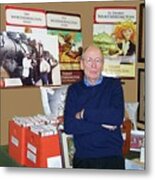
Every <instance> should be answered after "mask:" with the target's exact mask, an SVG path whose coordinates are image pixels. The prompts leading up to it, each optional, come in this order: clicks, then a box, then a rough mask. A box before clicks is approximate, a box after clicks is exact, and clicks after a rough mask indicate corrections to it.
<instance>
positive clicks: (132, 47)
mask: <svg viewBox="0 0 155 180" xmlns="http://www.w3.org/2000/svg"><path fill="white" fill-rule="evenodd" d="M136 35H137V30H136V8H135V7H96V8H95V11H94V26H93V41H94V43H95V44H96V45H97V46H98V47H100V48H101V50H102V53H103V55H104V69H103V74H104V75H107V76H114V77H115V76H119V77H134V76H135V63H136Z"/></svg>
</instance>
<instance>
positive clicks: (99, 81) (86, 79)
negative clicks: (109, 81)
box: [84, 75, 103, 87]
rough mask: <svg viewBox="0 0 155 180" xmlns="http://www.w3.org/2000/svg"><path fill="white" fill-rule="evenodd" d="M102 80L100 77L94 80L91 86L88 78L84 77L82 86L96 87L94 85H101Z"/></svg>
mask: <svg viewBox="0 0 155 180" xmlns="http://www.w3.org/2000/svg"><path fill="white" fill-rule="evenodd" d="M102 80H103V76H102V75H100V77H99V78H98V79H97V80H96V82H95V84H93V85H92V84H91V83H90V82H89V80H88V78H87V77H86V76H84V84H85V85H86V86H88V87H90V86H96V85H98V84H101V82H102Z"/></svg>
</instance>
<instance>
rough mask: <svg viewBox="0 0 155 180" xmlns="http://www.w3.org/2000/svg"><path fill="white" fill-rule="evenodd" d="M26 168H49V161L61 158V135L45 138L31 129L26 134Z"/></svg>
mask: <svg viewBox="0 0 155 180" xmlns="http://www.w3.org/2000/svg"><path fill="white" fill-rule="evenodd" d="M26 141H27V143H26V144H27V146H26V164H25V165H26V166H28V167H41V168H47V167H48V164H47V159H48V158H52V157H59V156H60V158H61V149H60V140H59V135H58V134H56V135H49V136H43V137H41V136H40V135H37V134H35V133H34V132H32V131H31V130H30V129H28V131H27V133H26Z"/></svg>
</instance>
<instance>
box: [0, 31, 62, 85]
mask: <svg viewBox="0 0 155 180" xmlns="http://www.w3.org/2000/svg"><path fill="white" fill-rule="evenodd" d="M0 40H1V47H0V57H1V59H0V71H1V72H0V73H1V78H4V80H5V79H7V80H8V79H11V78H13V79H14V78H15V79H18V80H19V79H20V80H21V82H22V84H23V86H27V85H29V86H40V85H49V84H52V85H60V84H61V78H60V67H59V58H58V57H59V51H58V36H50V35H47V34H46V35H45V34H39V33H27V34H26V33H22V32H11V31H3V32H1V33H0ZM7 82H8V81H7ZM10 82H11V84H8V83H7V86H17V85H18V84H17V82H14V81H13V82H14V84H12V83H13V82H12V81H10Z"/></svg>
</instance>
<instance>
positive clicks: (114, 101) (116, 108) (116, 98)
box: [84, 79, 124, 126]
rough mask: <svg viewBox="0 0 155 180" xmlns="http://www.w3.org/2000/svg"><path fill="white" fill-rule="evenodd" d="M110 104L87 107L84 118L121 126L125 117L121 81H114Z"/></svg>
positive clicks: (93, 121)
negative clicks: (95, 107)
mask: <svg viewBox="0 0 155 180" xmlns="http://www.w3.org/2000/svg"><path fill="white" fill-rule="evenodd" d="M111 88H112V93H111V98H110V103H109V106H107V107H99V108H97V109H94V108H86V109H85V112H84V120H85V121H87V122H91V123H94V124H107V125H116V126H120V125H121V124H122V122H123V118H124V97H123V90H122V86H121V83H120V81H119V80H118V79H117V80H115V82H114V83H113V86H112V87H111Z"/></svg>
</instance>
